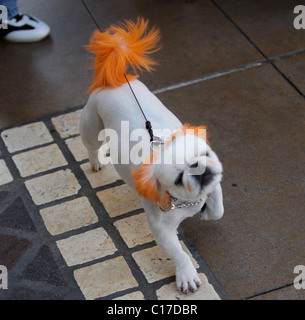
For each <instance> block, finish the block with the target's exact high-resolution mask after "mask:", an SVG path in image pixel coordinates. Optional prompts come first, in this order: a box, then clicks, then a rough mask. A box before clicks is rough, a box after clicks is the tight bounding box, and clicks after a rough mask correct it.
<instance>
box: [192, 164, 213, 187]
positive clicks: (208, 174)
mask: <svg viewBox="0 0 305 320" xmlns="http://www.w3.org/2000/svg"><path fill="white" fill-rule="evenodd" d="M193 177H194V178H195V179H196V180H197V181H198V182H199V183H200V184H201V185H207V184H209V183H210V182H211V180H212V178H213V173H212V171H211V170H210V169H209V168H208V167H207V168H206V169H205V171H204V173H203V174H201V175H200V174H199V175H193Z"/></svg>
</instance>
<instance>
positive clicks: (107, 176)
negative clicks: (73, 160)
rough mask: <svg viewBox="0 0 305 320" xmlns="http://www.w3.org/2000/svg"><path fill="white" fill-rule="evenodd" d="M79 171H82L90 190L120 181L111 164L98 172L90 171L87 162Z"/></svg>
mask: <svg viewBox="0 0 305 320" xmlns="http://www.w3.org/2000/svg"><path fill="white" fill-rule="evenodd" d="M80 167H81V169H82V170H83V171H84V174H85V176H86V177H87V179H88V181H89V183H90V185H91V187H92V188H98V187H103V186H106V185H108V184H111V183H114V182H116V181H119V180H121V177H120V176H119V175H118V174H117V172H116V171H115V169H114V167H113V165H112V164H107V165H105V166H103V167H102V169H101V170H100V171H98V172H96V171H94V170H92V168H91V165H90V163H89V162H86V163H83V164H82V165H81V166H80Z"/></svg>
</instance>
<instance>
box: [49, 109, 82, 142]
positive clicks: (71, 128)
mask: <svg viewBox="0 0 305 320" xmlns="http://www.w3.org/2000/svg"><path fill="white" fill-rule="evenodd" d="M80 114H81V110H77V111H74V112H69V113H65V114H63V115H60V116H57V117H53V118H51V120H52V123H53V125H54V127H55V129H56V131H57V132H58V133H59V134H60V136H61V137H62V138H67V137H70V136H72V135H75V134H79V119H80Z"/></svg>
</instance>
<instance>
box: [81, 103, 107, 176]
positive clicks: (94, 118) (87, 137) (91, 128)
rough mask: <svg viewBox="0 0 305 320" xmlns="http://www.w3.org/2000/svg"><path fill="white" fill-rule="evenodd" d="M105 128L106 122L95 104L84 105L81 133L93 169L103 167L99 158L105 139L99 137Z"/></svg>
mask: <svg viewBox="0 0 305 320" xmlns="http://www.w3.org/2000/svg"><path fill="white" fill-rule="evenodd" d="M103 129H104V124H103V121H102V119H101V117H100V116H99V114H98V112H97V110H96V108H95V106H92V105H91V104H90V100H89V102H88V104H87V105H86V106H85V107H84V109H83V110H82V113H81V117H80V135H81V138H82V141H83V144H84V146H85V147H86V149H87V150H88V156H89V160H90V164H91V167H92V169H93V170H95V171H98V170H100V169H101V163H100V161H99V159H98V152H99V148H100V147H101V145H102V143H103V141H102V140H100V139H99V134H100V132H101V130H103Z"/></svg>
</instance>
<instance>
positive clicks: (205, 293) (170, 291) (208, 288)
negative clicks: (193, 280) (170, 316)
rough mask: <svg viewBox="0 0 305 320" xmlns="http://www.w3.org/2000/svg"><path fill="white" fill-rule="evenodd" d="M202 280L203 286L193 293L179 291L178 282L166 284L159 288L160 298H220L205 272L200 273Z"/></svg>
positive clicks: (158, 294) (158, 295)
mask: <svg viewBox="0 0 305 320" xmlns="http://www.w3.org/2000/svg"><path fill="white" fill-rule="evenodd" d="M198 276H199V278H200V280H201V282H202V283H201V286H200V287H199V288H198V291H196V292H195V293H193V294H184V293H179V292H178V291H177V289H176V282H172V283H170V284H166V285H164V286H162V287H161V288H160V289H158V290H157V292H156V294H157V297H158V300H186V301H187V300H220V298H219V296H218V294H217V292H216V291H215V290H214V288H213V286H212V285H211V284H210V283H209V281H208V279H207V277H206V276H205V275H204V274H203V273H199V274H198Z"/></svg>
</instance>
